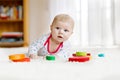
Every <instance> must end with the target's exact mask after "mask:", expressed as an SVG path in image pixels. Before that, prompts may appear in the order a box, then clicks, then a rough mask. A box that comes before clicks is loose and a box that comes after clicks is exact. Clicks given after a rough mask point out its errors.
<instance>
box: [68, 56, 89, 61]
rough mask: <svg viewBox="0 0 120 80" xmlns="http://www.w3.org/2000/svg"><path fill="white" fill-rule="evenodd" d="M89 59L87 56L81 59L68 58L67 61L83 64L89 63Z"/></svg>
mask: <svg viewBox="0 0 120 80" xmlns="http://www.w3.org/2000/svg"><path fill="white" fill-rule="evenodd" d="M89 60H90V58H89V57H87V56H82V57H70V58H69V61H71V62H74V61H75V62H85V61H89Z"/></svg>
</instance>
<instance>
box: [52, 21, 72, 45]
mask: <svg viewBox="0 0 120 80" xmlns="http://www.w3.org/2000/svg"><path fill="white" fill-rule="evenodd" d="M72 33H73V27H72V26H71V25H70V24H69V23H67V22H57V23H56V24H54V25H52V26H51V34H52V39H53V40H55V41H56V42H58V43H61V42H64V41H66V40H68V38H69V37H70V36H71V34H72Z"/></svg>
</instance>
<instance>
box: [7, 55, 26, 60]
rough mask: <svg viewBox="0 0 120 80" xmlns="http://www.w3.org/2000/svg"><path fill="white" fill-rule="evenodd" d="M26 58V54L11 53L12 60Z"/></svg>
mask: <svg viewBox="0 0 120 80" xmlns="http://www.w3.org/2000/svg"><path fill="white" fill-rule="evenodd" d="M24 58H25V54H13V55H9V59H10V60H21V59H24Z"/></svg>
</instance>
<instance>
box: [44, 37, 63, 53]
mask: <svg viewBox="0 0 120 80" xmlns="http://www.w3.org/2000/svg"><path fill="white" fill-rule="evenodd" d="M51 37H52V35H50V36H49V37H48V39H47V40H46V42H45V43H44V46H45V45H46V44H48V45H47V51H48V52H49V53H50V54H55V53H56V52H57V51H58V50H59V49H60V48H61V47H63V42H62V43H60V45H59V46H58V47H57V49H56V50H55V51H53V52H50V38H51Z"/></svg>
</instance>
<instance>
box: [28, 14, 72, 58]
mask: <svg viewBox="0 0 120 80" xmlns="http://www.w3.org/2000/svg"><path fill="white" fill-rule="evenodd" d="M73 28H74V20H73V19H72V18H71V17H70V16H69V15H67V14H59V15H57V16H55V18H54V20H53V22H52V24H51V25H50V30H51V32H50V33H48V34H44V35H43V36H41V37H40V38H39V39H38V40H36V41H34V42H33V43H32V44H31V45H30V46H29V50H28V55H29V57H30V58H32V59H37V58H39V56H46V55H55V56H57V57H59V58H63V59H67V58H68V57H69V56H70V55H71V53H72V52H71V45H70V43H69V41H68V39H69V37H70V36H71V35H72V33H73Z"/></svg>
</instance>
